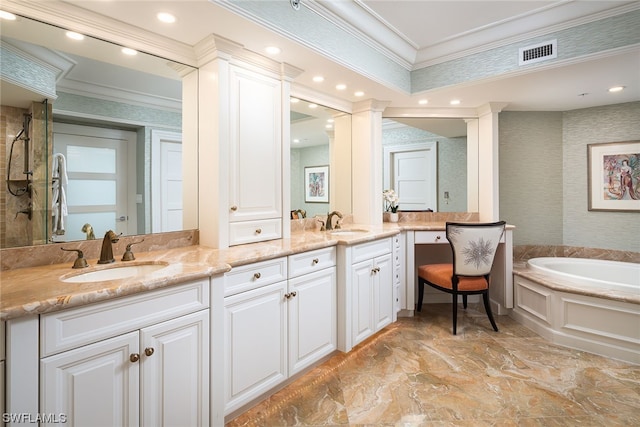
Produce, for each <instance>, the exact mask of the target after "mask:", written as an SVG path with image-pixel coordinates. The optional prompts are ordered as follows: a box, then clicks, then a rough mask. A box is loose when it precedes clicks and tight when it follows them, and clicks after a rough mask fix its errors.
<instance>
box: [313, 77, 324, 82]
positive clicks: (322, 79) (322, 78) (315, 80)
mask: <svg viewBox="0 0 640 427" xmlns="http://www.w3.org/2000/svg"><path fill="white" fill-rule="evenodd" d="M313 81H314V82H316V83H322V82H323V81H324V77H322V76H315V77H314V78H313Z"/></svg>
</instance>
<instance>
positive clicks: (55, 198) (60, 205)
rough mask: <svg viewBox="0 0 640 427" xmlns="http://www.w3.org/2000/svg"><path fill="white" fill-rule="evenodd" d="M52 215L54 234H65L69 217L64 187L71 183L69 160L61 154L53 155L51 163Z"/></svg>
mask: <svg viewBox="0 0 640 427" xmlns="http://www.w3.org/2000/svg"><path fill="white" fill-rule="evenodd" d="M51 178H52V185H51V190H52V191H51V215H52V216H53V229H52V232H53V234H57V235H62V234H64V232H65V229H64V223H65V220H66V217H67V215H68V211H67V196H66V194H65V189H64V186H65V185H66V184H67V183H68V182H69V178H68V177H67V160H66V159H65V158H64V155H63V154H61V153H56V154H54V155H53V160H52V162H51Z"/></svg>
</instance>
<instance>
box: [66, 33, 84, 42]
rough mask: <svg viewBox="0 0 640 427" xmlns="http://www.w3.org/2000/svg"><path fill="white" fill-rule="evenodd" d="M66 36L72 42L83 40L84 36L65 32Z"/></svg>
mask: <svg viewBox="0 0 640 427" xmlns="http://www.w3.org/2000/svg"><path fill="white" fill-rule="evenodd" d="M66 35H67V37H69V38H70V39H72V40H84V36H83V35H82V34H80V33H76V32H75V31H67V32H66Z"/></svg>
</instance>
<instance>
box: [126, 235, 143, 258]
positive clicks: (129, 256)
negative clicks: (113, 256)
mask: <svg viewBox="0 0 640 427" xmlns="http://www.w3.org/2000/svg"><path fill="white" fill-rule="evenodd" d="M142 242H144V239H142V240H138V241H137V242H131V243H129V244H128V245H127V247H126V248H125V250H124V254H122V261H133V260H134V259H136V257H135V256H133V252H131V246H133V245H137V244H138V243H142Z"/></svg>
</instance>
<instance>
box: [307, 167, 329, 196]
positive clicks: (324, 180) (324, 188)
mask: <svg viewBox="0 0 640 427" xmlns="http://www.w3.org/2000/svg"><path fill="white" fill-rule="evenodd" d="M304 201H305V202H306V203H329V166H311V167H305V168H304Z"/></svg>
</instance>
